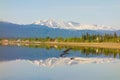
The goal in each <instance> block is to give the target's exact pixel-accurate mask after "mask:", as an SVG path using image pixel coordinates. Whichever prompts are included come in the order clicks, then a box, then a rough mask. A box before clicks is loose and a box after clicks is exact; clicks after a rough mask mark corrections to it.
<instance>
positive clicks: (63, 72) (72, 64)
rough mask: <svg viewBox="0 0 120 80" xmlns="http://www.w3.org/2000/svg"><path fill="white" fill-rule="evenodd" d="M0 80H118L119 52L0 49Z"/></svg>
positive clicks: (76, 49) (119, 69)
mask: <svg viewBox="0 0 120 80" xmlns="http://www.w3.org/2000/svg"><path fill="white" fill-rule="evenodd" d="M0 80H120V50H116V49H114V50H111V49H98V48H69V47H62V48H61V47H60V48H55V47H38V46H34V47H33V46H31V47H25V46H23V47H18V46H0Z"/></svg>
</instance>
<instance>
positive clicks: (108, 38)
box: [22, 32, 120, 42]
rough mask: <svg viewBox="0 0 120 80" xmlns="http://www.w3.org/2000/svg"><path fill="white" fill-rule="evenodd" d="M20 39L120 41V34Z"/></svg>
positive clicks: (42, 40)
mask: <svg viewBox="0 0 120 80" xmlns="http://www.w3.org/2000/svg"><path fill="white" fill-rule="evenodd" d="M22 40H29V41H41V42H120V36H118V35H117V34H116V32H115V33H114V34H104V35H100V34H92V35H91V34H88V33H86V34H83V35H82V36H81V37H70V38H63V37H56V38H50V37H46V38H23V39H22Z"/></svg>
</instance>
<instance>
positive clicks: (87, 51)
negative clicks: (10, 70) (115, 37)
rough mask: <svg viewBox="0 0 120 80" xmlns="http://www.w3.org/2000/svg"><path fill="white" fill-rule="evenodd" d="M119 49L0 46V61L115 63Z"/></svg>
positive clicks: (43, 63)
mask: <svg viewBox="0 0 120 80" xmlns="http://www.w3.org/2000/svg"><path fill="white" fill-rule="evenodd" d="M119 58H120V50H119V49H105V48H91V47H68V46H67V47H66V46H56V45H54V46H50V45H27V46H26V45H22V46H19V47H18V46H16V45H14V46H13V45H12V46H10V45H9V46H0V61H2V62H3V61H13V60H27V61H29V62H32V63H34V64H39V65H44V66H45V65H49V66H55V65H58V64H59V65H63V64H67V65H72V64H81V63H104V62H105V63H106V62H107V63H108V62H116V61H117V60H119Z"/></svg>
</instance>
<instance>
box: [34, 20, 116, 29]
mask: <svg viewBox="0 0 120 80" xmlns="http://www.w3.org/2000/svg"><path fill="white" fill-rule="evenodd" d="M33 24H35V25H44V26H48V27H50V28H60V29H71V30H116V29H115V28H112V27H110V26H104V25H87V24H80V23H77V22H73V21H68V22H64V21H58V20H55V19H48V20H39V21H35V22H34V23H33Z"/></svg>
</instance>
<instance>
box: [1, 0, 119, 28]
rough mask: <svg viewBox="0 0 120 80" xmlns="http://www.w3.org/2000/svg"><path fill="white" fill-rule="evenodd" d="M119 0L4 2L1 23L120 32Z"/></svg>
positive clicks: (31, 0)
mask: <svg viewBox="0 0 120 80" xmlns="http://www.w3.org/2000/svg"><path fill="white" fill-rule="evenodd" d="M119 4H120V1H119V0H104V1H103V0H100V1H99V0H70V1H65V0H29V1H28V0H25V1H23V0H1V1H0V12H1V13H0V16H1V17H0V20H3V21H8V22H12V23H19V24H29V23H32V22H34V21H37V20H43V19H51V18H54V19H56V20H63V21H74V22H79V23H81V24H99V25H107V26H112V27H117V28H119V25H120V23H119V21H120V15H119V14H120V9H119V8H120V5H119Z"/></svg>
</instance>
